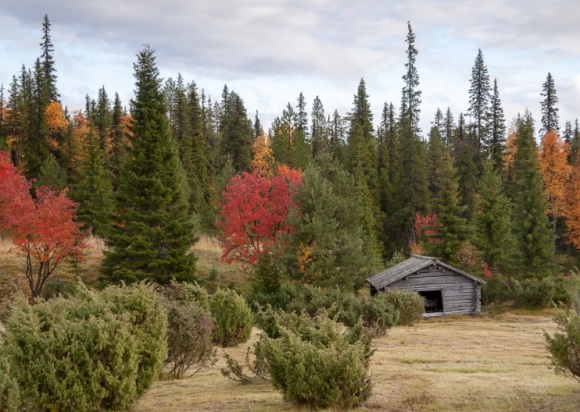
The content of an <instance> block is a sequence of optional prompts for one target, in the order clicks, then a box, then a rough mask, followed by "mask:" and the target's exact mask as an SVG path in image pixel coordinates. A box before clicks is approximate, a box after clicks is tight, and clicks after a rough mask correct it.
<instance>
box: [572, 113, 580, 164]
mask: <svg viewBox="0 0 580 412" xmlns="http://www.w3.org/2000/svg"><path fill="white" fill-rule="evenodd" d="M579 161H580V122H578V119H576V120H575V122H574V134H573V135H572V141H571V142H570V164H571V165H578V164H579V163H578V162H579Z"/></svg>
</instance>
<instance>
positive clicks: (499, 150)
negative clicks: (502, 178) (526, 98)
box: [486, 79, 506, 170]
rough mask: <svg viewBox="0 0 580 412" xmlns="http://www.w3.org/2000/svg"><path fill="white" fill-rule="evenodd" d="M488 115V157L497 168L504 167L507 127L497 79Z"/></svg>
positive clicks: (494, 82) (494, 83)
mask: <svg viewBox="0 0 580 412" xmlns="http://www.w3.org/2000/svg"><path fill="white" fill-rule="evenodd" d="M489 105H490V109H489V113H488V115H489V117H488V120H489V121H488V131H487V132H488V134H487V140H486V152H487V158H488V159H489V160H491V161H492V164H493V166H494V168H495V169H496V170H501V169H502V168H503V152H504V150H505V142H506V127H505V116H504V114H503V108H502V107H501V100H500V98H499V90H498V88H497V79H494V81H493V93H492V95H491V100H490V104H489Z"/></svg>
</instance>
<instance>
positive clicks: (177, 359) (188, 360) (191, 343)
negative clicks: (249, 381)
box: [163, 298, 216, 379]
mask: <svg viewBox="0 0 580 412" xmlns="http://www.w3.org/2000/svg"><path fill="white" fill-rule="evenodd" d="M163 302H164V306H165V309H166V311H167V359H165V362H164V363H165V365H166V366H169V368H170V370H169V374H170V375H171V377H172V378H174V379H179V378H181V377H182V376H183V375H184V374H185V373H186V372H188V373H189V374H190V376H193V375H195V374H196V373H197V372H199V371H201V370H203V369H206V368H210V367H211V366H213V365H214V363H215V361H216V353H215V352H216V351H215V349H214V347H213V343H212V334H213V331H214V329H215V322H214V320H213V318H212V316H211V314H210V313H209V311H208V310H206V309H205V308H203V307H202V306H199V305H198V304H197V303H195V302H194V303H191V302H188V301H179V300H171V299H167V298H165V299H164V300H163Z"/></svg>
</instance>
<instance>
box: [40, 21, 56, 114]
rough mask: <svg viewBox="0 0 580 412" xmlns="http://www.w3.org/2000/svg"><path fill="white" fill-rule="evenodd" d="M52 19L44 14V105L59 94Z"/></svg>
mask: <svg viewBox="0 0 580 412" xmlns="http://www.w3.org/2000/svg"><path fill="white" fill-rule="evenodd" d="M50 27H51V24H50V20H49V18H48V15H47V14H45V15H44V20H43V21H42V42H41V43H40V47H41V49H42V55H41V64H42V70H41V73H42V102H43V104H44V105H46V104H48V103H50V102H56V101H58V98H59V95H58V91H57V88H56V67H55V63H54V45H53V44H52V37H51V35H50Z"/></svg>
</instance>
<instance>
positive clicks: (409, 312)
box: [373, 290, 425, 325]
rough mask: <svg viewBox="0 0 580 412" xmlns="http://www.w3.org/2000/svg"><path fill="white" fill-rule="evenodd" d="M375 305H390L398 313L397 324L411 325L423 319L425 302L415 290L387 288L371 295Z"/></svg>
mask: <svg viewBox="0 0 580 412" xmlns="http://www.w3.org/2000/svg"><path fill="white" fill-rule="evenodd" d="M373 299H376V300H377V303H376V305H384V306H387V307H388V306H389V305H390V306H392V307H393V309H394V310H395V311H396V312H397V313H398V315H399V316H398V319H397V325H413V324H414V323H415V322H417V321H419V320H421V319H423V314H424V313H425V302H424V300H423V298H422V297H421V296H420V295H419V294H418V293H417V292H408V291H403V290H387V291H386V292H385V293H378V294H376V295H375V296H373Z"/></svg>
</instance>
